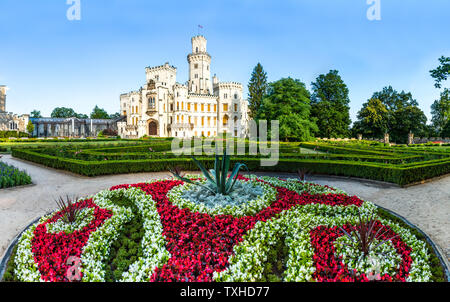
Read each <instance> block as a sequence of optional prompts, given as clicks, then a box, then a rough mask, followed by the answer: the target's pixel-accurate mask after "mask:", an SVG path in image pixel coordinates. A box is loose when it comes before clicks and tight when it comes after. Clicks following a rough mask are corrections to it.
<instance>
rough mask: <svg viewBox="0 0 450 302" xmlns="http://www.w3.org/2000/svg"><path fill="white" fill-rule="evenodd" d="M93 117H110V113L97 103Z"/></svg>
mask: <svg viewBox="0 0 450 302" xmlns="http://www.w3.org/2000/svg"><path fill="white" fill-rule="evenodd" d="M91 118H93V119H109V118H110V117H109V114H108V113H107V112H106V110H104V109H102V108H99V107H98V106H97V105H95V108H94V110H92V113H91Z"/></svg>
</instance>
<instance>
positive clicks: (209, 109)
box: [208, 104, 211, 112]
mask: <svg viewBox="0 0 450 302" xmlns="http://www.w3.org/2000/svg"><path fill="white" fill-rule="evenodd" d="M210 111H211V104H208V112H210Z"/></svg>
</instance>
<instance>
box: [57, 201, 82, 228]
mask: <svg viewBox="0 0 450 302" xmlns="http://www.w3.org/2000/svg"><path fill="white" fill-rule="evenodd" d="M74 200H78V198H75V199H74ZM55 202H56V204H57V205H58V208H59V211H60V212H61V213H63V216H62V217H61V219H62V220H63V221H64V222H65V223H67V224H70V223H74V222H75V221H76V220H77V217H78V216H79V215H80V213H81V210H80V209H79V208H78V207H77V206H76V205H75V203H74V202H73V201H72V199H71V198H70V197H69V196H66V198H65V199H64V198H63V197H59V198H58V199H56V200H55Z"/></svg>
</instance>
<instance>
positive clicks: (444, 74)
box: [430, 56, 450, 88]
mask: <svg viewBox="0 0 450 302" xmlns="http://www.w3.org/2000/svg"><path fill="white" fill-rule="evenodd" d="M439 63H440V65H439V66H438V67H437V68H436V69H433V70H431V71H430V73H431V77H432V78H433V79H434V80H435V83H434V86H435V87H436V88H441V87H442V84H441V83H442V82H443V81H446V80H447V79H448V77H449V76H450V57H444V56H442V57H440V58H439Z"/></svg>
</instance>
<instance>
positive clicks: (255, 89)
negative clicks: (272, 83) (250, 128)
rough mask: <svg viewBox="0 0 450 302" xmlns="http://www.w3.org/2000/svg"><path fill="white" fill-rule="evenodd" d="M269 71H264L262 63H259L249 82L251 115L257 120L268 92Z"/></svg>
mask: <svg viewBox="0 0 450 302" xmlns="http://www.w3.org/2000/svg"><path fill="white" fill-rule="evenodd" d="M267 89H268V84H267V73H266V72H265V71H264V69H263V67H262V65H261V63H258V64H257V65H256V66H255V68H254V69H253V72H252V76H251V78H250V81H249V83H248V101H249V109H250V117H251V118H253V119H255V120H257V119H258V113H259V111H260V109H261V106H262V101H263V98H264V96H265V95H266V93H267Z"/></svg>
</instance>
